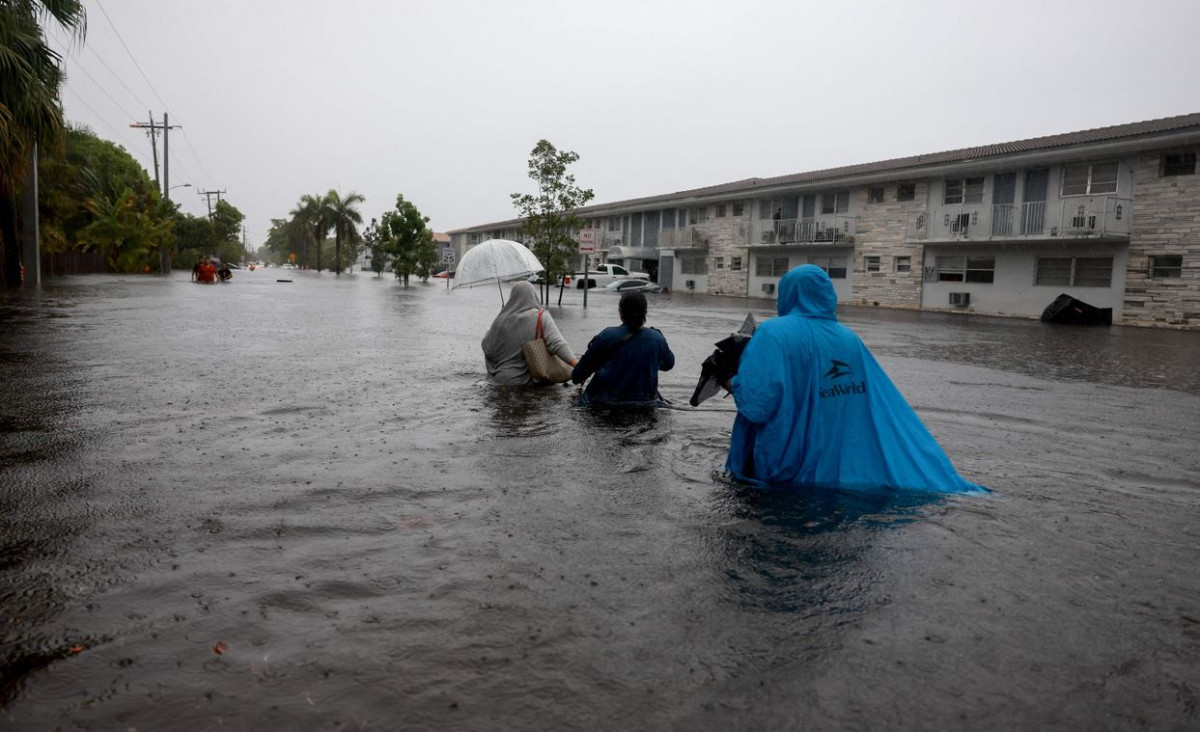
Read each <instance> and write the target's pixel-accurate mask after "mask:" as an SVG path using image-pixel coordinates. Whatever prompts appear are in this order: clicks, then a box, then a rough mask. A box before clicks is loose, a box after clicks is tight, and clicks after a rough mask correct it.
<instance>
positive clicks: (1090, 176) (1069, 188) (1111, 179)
mask: <svg viewBox="0 0 1200 732" xmlns="http://www.w3.org/2000/svg"><path fill="white" fill-rule="evenodd" d="M1116 192H1117V164H1116V163H1078V164H1076V165H1066V166H1063V180H1062V194H1063V195H1064V196H1094V195H1099V194H1101V193H1116Z"/></svg>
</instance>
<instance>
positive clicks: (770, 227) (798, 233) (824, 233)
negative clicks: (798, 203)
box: [752, 214, 857, 244]
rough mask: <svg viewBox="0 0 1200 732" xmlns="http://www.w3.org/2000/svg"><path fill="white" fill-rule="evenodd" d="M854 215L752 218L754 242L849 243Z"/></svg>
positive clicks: (852, 233)
mask: <svg viewBox="0 0 1200 732" xmlns="http://www.w3.org/2000/svg"><path fill="white" fill-rule="evenodd" d="M856 221H857V219H856V217H854V216H844V215H840V214H829V215H826V216H819V217H814V218H809V219H760V220H758V221H756V222H755V235H754V237H753V239H752V241H753V243H755V244H824V243H838V242H844V243H847V244H849V243H853V242H854V235H855V233H856V225H855V224H856Z"/></svg>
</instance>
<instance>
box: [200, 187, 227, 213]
mask: <svg viewBox="0 0 1200 732" xmlns="http://www.w3.org/2000/svg"><path fill="white" fill-rule="evenodd" d="M224 192H225V191H224V189H222V190H219V191H196V193H199V194H200V195H201V196H204V198H205V200H206V201H208V220H209V221H212V197H213V196H216V197H217V203H220V202H221V194H222V193H224Z"/></svg>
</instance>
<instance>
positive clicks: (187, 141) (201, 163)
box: [179, 127, 216, 181]
mask: <svg viewBox="0 0 1200 732" xmlns="http://www.w3.org/2000/svg"><path fill="white" fill-rule="evenodd" d="M179 129H180V131H181V132H183V142H184V143H185V144H186V145H187V146H188V150H189V151H190V152H191V153H192V157H194V158H195V159H196V163H197V164H198V165H199V166H200V172H202V173H204V175H206V176H207V177H208V179H209V180H210V181H213V180H216V178H215V177H214V176H213V174H212V173H210V172H208V168H206V167H205V166H204V161H203V160H201V159H200V156H199V155H197V154H196V148H194V147H192V141H191V138H189V137H188V133H187V129H186V128H183V127H181V128H179Z"/></svg>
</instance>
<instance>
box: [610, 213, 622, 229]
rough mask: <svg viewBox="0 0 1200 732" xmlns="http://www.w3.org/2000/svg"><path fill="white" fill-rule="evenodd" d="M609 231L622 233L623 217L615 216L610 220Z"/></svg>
mask: <svg viewBox="0 0 1200 732" xmlns="http://www.w3.org/2000/svg"><path fill="white" fill-rule="evenodd" d="M608 230H609V231H620V230H621V217H620V216H613V217H612V218H610V219H609V220H608Z"/></svg>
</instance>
